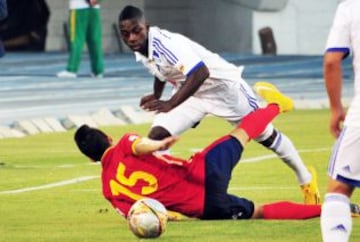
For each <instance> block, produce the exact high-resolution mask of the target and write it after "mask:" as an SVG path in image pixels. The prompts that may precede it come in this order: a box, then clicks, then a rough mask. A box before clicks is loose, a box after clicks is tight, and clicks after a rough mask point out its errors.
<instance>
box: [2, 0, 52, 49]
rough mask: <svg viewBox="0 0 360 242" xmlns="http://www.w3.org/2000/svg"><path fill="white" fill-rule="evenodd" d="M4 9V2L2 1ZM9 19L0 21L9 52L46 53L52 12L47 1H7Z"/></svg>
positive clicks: (5, 44)
mask: <svg viewBox="0 0 360 242" xmlns="http://www.w3.org/2000/svg"><path fill="white" fill-rule="evenodd" d="M0 2H1V8H3V4H4V3H5V1H4V0H1V1H0ZM7 10H8V17H7V18H5V19H3V20H1V21H0V36H1V38H2V40H3V43H4V47H5V49H6V50H7V51H44V50H45V43H46V36H47V24H48V21H49V18H50V10H49V7H48V5H47V4H46V2H45V0H7Z"/></svg>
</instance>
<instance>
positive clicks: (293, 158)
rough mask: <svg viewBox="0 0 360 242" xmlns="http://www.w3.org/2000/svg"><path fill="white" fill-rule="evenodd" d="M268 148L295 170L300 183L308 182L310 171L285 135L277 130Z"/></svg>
mask: <svg viewBox="0 0 360 242" xmlns="http://www.w3.org/2000/svg"><path fill="white" fill-rule="evenodd" d="M269 148H270V149H271V150H273V151H274V152H275V153H276V154H277V155H278V156H279V157H280V158H281V159H282V160H283V161H284V163H285V164H286V165H288V166H289V167H290V168H291V169H292V170H293V171H294V172H295V174H296V177H297V180H298V182H299V184H300V185H304V184H307V183H310V181H311V178H312V176H311V173H310V172H309V170H308V169H307V168H306V166H305V164H304V162H303V161H302V159H301V158H300V155H299V153H298V152H297V150H296V149H295V147H294V145H293V143H292V142H291V140H290V139H289V138H288V137H287V136H286V135H284V134H282V133H280V132H279V131H278V135H277V136H276V138H275V140H274V143H273V144H272V145H271V146H270V147H269Z"/></svg>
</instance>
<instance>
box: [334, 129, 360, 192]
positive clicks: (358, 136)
mask: <svg viewBox="0 0 360 242" xmlns="http://www.w3.org/2000/svg"><path fill="white" fill-rule="evenodd" d="M328 174H329V176H330V177H331V178H333V179H335V180H338V181H341V182H344V183H346V184H349V185H351V186H354V187H360V127H349V126H345V127H344V128H343V130H342V131H341V134H340V136H339V138H338V139H337V141H336V143H335V145H334V147H333V151H332V155H331V158H330V162H329V167H328Z"/></svg>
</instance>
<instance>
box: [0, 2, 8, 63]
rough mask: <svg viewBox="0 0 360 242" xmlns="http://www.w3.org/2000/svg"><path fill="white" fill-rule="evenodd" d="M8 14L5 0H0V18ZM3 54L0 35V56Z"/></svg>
mask: <svg viewBox="0 0 360 242" xmlns="http://www.w3.org/2000/svg"><path fill="white" fill-rule="evenodd" d="M7 15H8V11H7V6H6V0H0V20H3V19H4V18H6V17H7ZM4 54H5V49H4V44H3V42H2V41H1V36H0V57H2V56H3V55H4Z"/></svg>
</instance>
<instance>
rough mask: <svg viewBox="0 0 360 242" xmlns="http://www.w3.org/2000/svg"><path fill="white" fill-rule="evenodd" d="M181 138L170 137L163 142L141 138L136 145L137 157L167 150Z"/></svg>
mask: <svg viewBox="0 0 360 242" xmlns="http://www.w3.org/2000/svg"><path fill="white" fill-rule="evenodd" d="M178 139H179V138H178V137H175V136H170V137H167V138H165V139H162V140H153V139H149V138H145V137H144V138H139V140H138V141H135V143H134V153H135V155H144V154H150V153H152V152H155V151H159V150H166V149H168V148H170V147H171V146H172V145H173V144H174V143H175V142H176V141H177V140H178Z"/></svg>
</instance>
